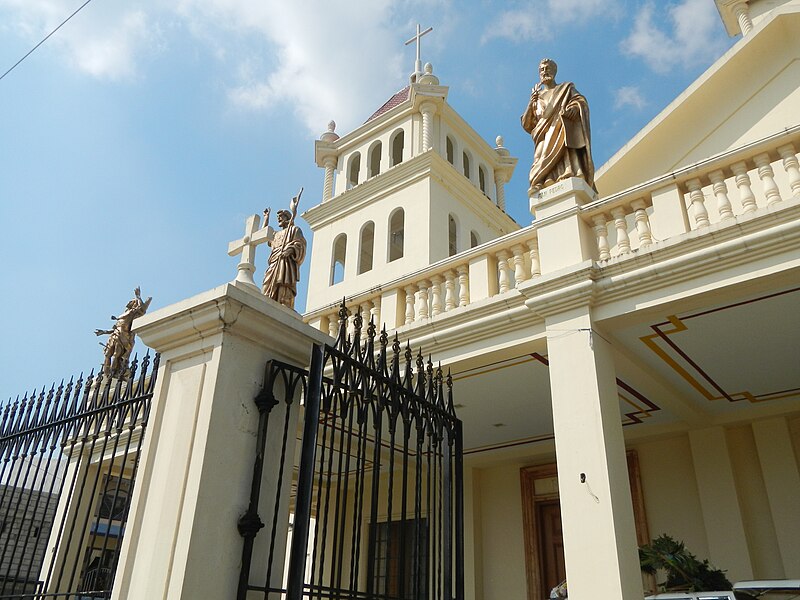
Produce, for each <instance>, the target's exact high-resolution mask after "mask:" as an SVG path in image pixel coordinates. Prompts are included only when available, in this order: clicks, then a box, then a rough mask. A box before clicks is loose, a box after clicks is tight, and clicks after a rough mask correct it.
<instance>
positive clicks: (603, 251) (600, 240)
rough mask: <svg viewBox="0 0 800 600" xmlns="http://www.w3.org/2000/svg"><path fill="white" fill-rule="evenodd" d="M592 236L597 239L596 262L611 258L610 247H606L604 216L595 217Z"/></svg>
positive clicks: (606, 228) (606, 233) (606, 235)
mask: <svg viewBox="0 0 800 600" xmlns="http://www.w3.org/2000/svg"><path fill="white" fill-rule="evenodd" d="M592 220H593V221H594V235H595V236H596V237H597V260H608V259H609V258H611V247H610V246H609V245H608V221H607V220H606V216H605V215H604V214H599V215H595V216H594V218H593V219H592Z"/></svg>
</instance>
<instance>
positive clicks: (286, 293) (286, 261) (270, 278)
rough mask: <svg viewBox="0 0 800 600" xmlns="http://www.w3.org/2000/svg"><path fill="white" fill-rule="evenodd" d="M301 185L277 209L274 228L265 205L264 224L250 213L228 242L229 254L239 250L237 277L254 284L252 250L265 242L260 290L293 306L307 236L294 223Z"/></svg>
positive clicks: (253, 252)
mask: <svg viewBox="0 0 800 600" xmlns="http://www.w3.org/2000/svg"><path fill="white" fill-rule="evenodd" d="M302 194H303V189H302V188H301V189H300V192H299V193H298V194H297V196H295V197H294V198H292V201H291V202H290V203H289V210H279V211H278V226H279V227H280V229H279V230H278V231H275V230H274V229H273V228H272V227H270V225H269V217H270V212H271V211H270V209H269V208H267V209H264V213H263V214H264V225H263V227H260V224H261V219H260V217H259V216H258V215H251V216H249V217H248V218H247V222H246V224H245V234H244V237H242V238H240V239H238V240H234V241H233V242H231V243H230V244H228V254H229V255H230V256H235V255H237V254H241V255H242V258H241V261H240V262H239V265H238V268H237V274H236V281H238V282H241V283H244V284H246V285H249V286H253V287H254V288H256V289H257V286H256V283H255V281H254V280H253V273H254V272H255V250H256V247H257V246H259V245H260V244H263V243H265V242H266V243H267V244H268V245H269V246H270V247H271V248H272V252H271V253H270V257H269V260H268V263H267V270H266V272H265V273H264V281H263V284H262V286H261V291H262V292H263V293H264V295H265V296H267V297H268V298H271V299H272V300H275V301H276V302H278V303H280V304H283V305H284V306H287V307H289V308H291V309H294V299H295V296H297V282H298V281H299V280H300V265H301V264H302V263H303V259H305V256H306V240H305V237H304V236H303V232H302V230H301V229H300V228H299V227H298V226H297V225H295V224H294V221H295V218H296V217H297V206H298V205H299V203H300V196H301V195H302Z"/></svg>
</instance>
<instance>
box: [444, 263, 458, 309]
mask: <svg viewBox="0 0 800 600" xmlns="http://www.w3.org/2000/svg"><path fill="white" fill-rule="evenodd" d="M455 279H456V274H455V272H454V271H447V273H445V274H444V290H445V291H444V309H445V310H446V311H448V310H453V309H454V308H455V307H456V281H455Z"/></svg>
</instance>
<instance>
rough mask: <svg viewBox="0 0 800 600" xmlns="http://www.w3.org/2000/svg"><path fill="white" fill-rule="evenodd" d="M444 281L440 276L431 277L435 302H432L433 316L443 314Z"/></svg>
mask: <svg viewBox="0 0 800 600" xmlns="http://www.w3.org/2000/svg"><path fill="white" fill-rule="evenodd" d="M443 282H444V279H443V278H442V277H441V276H440V275H434V276H433V277H431V284H432V285H431V292H432V294H433V300H432V301H431V316H432V317H435V316H436V315H439V314H441V313H442V309H443V307H444V305H443V304H442V283H443Z"/></svg>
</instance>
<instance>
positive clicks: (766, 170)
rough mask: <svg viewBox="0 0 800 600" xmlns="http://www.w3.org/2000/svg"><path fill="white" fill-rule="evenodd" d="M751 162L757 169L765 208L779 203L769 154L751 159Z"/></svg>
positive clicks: (778, 193)
mask: <svg viewBox="0 0 800 600" xmlns="http://www.w3.org/2000/svg"><path fill="white" fill-rule="evenodd" d="M753 162H754V163H756V167H758V176H759V177H760V178H761V183H762V185H763V186H764V195H766V197H767V206H772V205H773V204H777V203H778V202H780V201H781V192H780V190H779V189H778V186H777V185H776V184H775V172H774V171H773V170H772V163H771V162H770V160H769V154H767V153H766V152H764V153H763V154H759V155H758V156H754V157H753Z"/></svg>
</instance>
